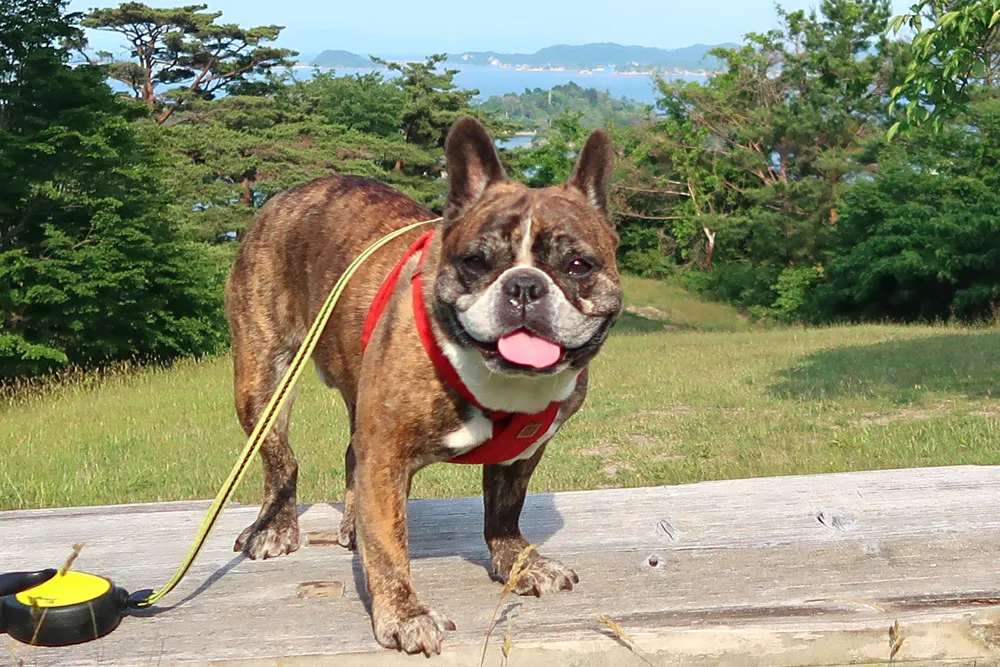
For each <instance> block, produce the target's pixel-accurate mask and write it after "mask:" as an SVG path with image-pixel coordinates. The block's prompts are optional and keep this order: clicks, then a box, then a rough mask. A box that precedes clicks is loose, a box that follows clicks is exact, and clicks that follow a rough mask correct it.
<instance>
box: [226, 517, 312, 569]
mask: <svg viewBox="0 0 1000 667" xmlns="http://www.w3.org/2000/svg"><path fill="white" fill-rule="evenodd" d="M298 548H299V524H298V521H292V522H285V523H279V522H277V521H269V522H266V523H262V522H261V521H260V519H258V520H257V521H254V522H253V523H252V524H250V525H249V526H247V527H246V529H245V530H244V531H243V532H242V533H240V536H239V537H237V538H236V544H235V545H234V546H233V551H242V552H243V553H245V554H246V555H247V556H248V557H249V558H251V559H253V560H257V559H258V558H274V557H275V556H284V555H285V554H290V553H292V552H293V551H296V550H297V549H298Z"/></svg>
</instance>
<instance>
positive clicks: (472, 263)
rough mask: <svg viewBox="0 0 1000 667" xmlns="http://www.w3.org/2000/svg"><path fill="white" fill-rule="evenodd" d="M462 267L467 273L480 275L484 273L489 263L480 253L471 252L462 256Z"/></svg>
mask: <svg viewBox="0 0 1000 667" xmlns="http://www.w3.org/2000/svg"><path fill="white" fill-rule="evenodd" d="M462 268H463V269H465V270H466V271H468V272H469V273H472V274H475V275H480V274H483V273H486V270H487V269H489V268H490V265H489V264H487V262H486V258H485V257H483V256H482V255H477V254H472V255H466V256H465V257H463V258H462Z"/></svg>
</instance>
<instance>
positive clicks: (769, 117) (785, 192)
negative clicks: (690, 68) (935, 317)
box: [616, 0, 902, 309]
mask: <svg viewBox="0 0 1000 667" xmlns="http://www.w3.org/2000/svg"><path fill="white" fill-rule="evenodd" d="M778 14H779V16H780V18H781V20H782V27H781V29H780V30H771V31H769V32H767V33H765V34H750V35H748V36H747V37H746V40H745V43H744V44H743V45H742V46H740V47H738V48H732V49H717V50H715V51H714V52H713V55H714V56H716V57H717V58H719V59H720V60H721V62H722V63H723V70H722V71H721V72H719V73H717V74H714V75H713V76H711V77H710V78H709V80H708V82H707V83H704V84H702V83H697V82H684V81H674V82H667V81H660V83H659V87H660V94H661V97H660V99H659V103H658V105H659V108H660V111H661V114H662V120H660V121H659V122H657V123H656V124H655V125H654V126H652V127H651V128H650V129H648V130H643V131H640V132H639V133H638V140H637V142H636V143H635V144H634V145H633V146H631V147H630V148H629V150H628V151H627V152H626V159H625V160H624V161H623V163H624V164H623V168H622V170H621V175H622V178H621V179H620V180H619V182H618V186H617V192H616V195H617V199H618V204H619V206H618V210H619V211H620V216H621V218H622V220H621V223H620V229H621V236H622V245H621V248H622V252H623V253H624V254H623V259H624V260H625V263H626V265H628V263H629V262H630V261H632V258H636V259H640V260H641V264H642V265H643V266H649V265H654V266H655V265H656V263H655V262H651V261H650V259H649V258H650V255H655V254H658V253H669V254H670V255H672V260H673V261H674V262H676V263H677V264H682V263H684V264H687V265H689V266H692V267H703V266H706V265H708V263H709V262H708V257H709V252H710V250H711V251H712V260H711V267H712V268H711V271H710V272H709V273H708V274H707V276H701V277H698V278H697V279H696V280H698V285H699V286H700V287H701V288H702V289H706V290H707V291H709V292H710V293H713V294H716V295H725V297H726V298H728V299H731V300H735V301H737V303H739V304H740V305H742V306H744V307H747V308H750V307H753V306H756V307H758V308H763V309H768V308H771V306H772V304H774V302H775V301H776V299H777V298H778V297H780V292H779V291H778V286H779V285H782V286H789V285H792V284H798V283H799V281H798V280H797V279H796V280H792V278H791V274H789V275H788V276H786V278H785V279H784V280H780V278H781V275H782V273H783V272H798V271H801V270H803V269H809V270H810V271H813V268H814V267H816V266H817V265H819V264H821V263H822V262H823V261H824V257H825V253H826V252H827V250H828V249H829V248H830V243H831V239H832V235H833V234H834V233H835V230H836V227H837V218H838V211H837V206H836V203H837V200H838V197H839V195H840V193H841V192H842V191H843V190H845V189H846V188H849V187H850V184H851V183H852V182H854V181H855V180H856V179H857V178H859V177H865V176H866V175H867V174H869V173H871V172H872V171H874V170H875V169H877V155H878V150H879V148H880V147H881V145H882V144H883V142H884V136H885V127H886V126H887V124H888V116H887V110H886V101H887V99H888V94H889V91H890V90H891V88H892V86H893V85H894V83H895V82H897V81H899V80H901V71H902V66H901V64H900V63H901V57H902V56H901V53H902V49H901V48H900V47H899V46H898V45H896V44H894V43H892V42H890V41H889V40H888V39H887V38H886V37H885V35H884V32H885V26H886V24H887V21H888V18H889V16H890V14H889V7H888V2H886V1H885V0H824V2H822V3H821V5H820V8H819V11H818V12H817V11H810V12H803V11H794V12H789V11H785V10H784V9H782V8H781V7H779V8H778ZM783 288H784V287H782V289H783Z"/></svg>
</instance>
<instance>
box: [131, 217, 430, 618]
mask: <svg viewBox="0 0 1000 667" xmlns="http://www.w3.org/2000/svg"><path fill="white" fill-rule="evenodd" d="M440 220H441V218H434V219H433V220H423V221H421V222H415V223H413V224H411V225H407V226H406V227H403V228H401V229H397V230H396V231H394V232H391V233H389V234H387V235H385V236H383V237H382V238H381V239H379V240H378V241H376V242H375V243H372V244H371V245H370V246H368V247H367V248H365V250H364V252H362V253H361V254H360V255H358V256H357V257H356V258H355V259H354V261H353V262H351V264H350V266H348V267H347V270H346V271H344V273H343V275H341V276H340V279H339V280H337V283H336V284H335V285H334V286H333V289H332V290H331V291H330V295H329V296H327V297H326V301H325V302H324V303H323V307H322V308H320V311H319V314H318V315H316V320H315V321H314V322H313V323H312V326H311V327H310V328H309V331H308V332H307V333H306V337H305V340H304V341H303V342H302V346H301V347H300V348H299V351H298V352H296V354H295V357H294V358H293V359H292V362H291V364H290V365H289V366H288V370H287V371H285V375H284V377H282V378H281V382H280V383H279V384H278V388H277V389H275V391H274V395H273V396H271V401H270V402H269V403H268V404H267V408H266V409H265V410H264V414H262V415H261V418H260V420H259V421H258V422H257V425H256V426H255V427H254V429H253V432H252V433H250V437H249V438H247V444H246V445H245V446H244V447H243V452H242V453H241V454H240V457H239V459H237V461H236V465H234V466H233V469H232V470H231V471H230V472H229V477H227V478H226V481H225V483H223V485H222V488H221V489H219V493H218V495H216V496H215V500H213V501H212V506H211V507H209V508H208V514H206V515H205V518H204V519H203V520H202V522H201V527H200V528H199V529H198V534H197V535H196V536H195V538H194V542H193V543H192V544H191V548H190V550H188V553H187V556H185V557H184V561H183V562H182V563H181V565H180V567H178V568H177V571H176V572H174V575H173V576H172V577H171V578H170V581H168V582H167V583H166V584H165V585H164V586H163V587H162V588H159V589H157V590H155V591H153V592H152V593H150V594H149V596H148V597H144V596H143V595H142V594H143V593H145V591H139V592H137V593H136V594H135V595H133V596H132V600H131V605H132V606H134V607H137V608H143V607H149V606H151V605H153V604H156V602H157V600H159V599H160V598H162V597H163V596H164V595H166V594H167V593H169V592H170V591H172V590H174V588H175V587H176V586H177V584H179V583H180V581H181V579H183V578H184V575H186V574H187V573H188V570H190V569H191V565H192V563H194V560H195V559H196V558H197V557H198V554H199V553H200V552H201V549H202V547H204V546H205V541H206V540H207V539H208V536H209V534H210V533H211V532H212V528H214V527H215V522H216V521H217V520H218V518H219V515H221V514H222V510H223V508H224V507H225V505H226V503H227V502H229V499H230V498H231V497H232V495H233V493H234V492H235V491H236V487H238V486H239V484H240V481H242V479H243V476H244V474H246V470H247V465H248V464H249V463H250V460H251V459H253V457H254V456H256V455H257V452H258V451H259V450H260V447H261V445H262V444H263V443H264V439H265V438H266V437H267V435H268V433H270V432H271V428H272V427H273V426H274V422H275V421H276V420H277V418H278V415H279V414H280V413H281V409H282V408H283V407H284V405H285V403H286V401H287V400H288V396H289V394H290V393H291V390H292V388H293V387H294V386H295V383H296V382H298V380H299V377H300V376H301V375H302V371H303V370H304V369H305V367H306V363H307V362H308V361H309V357H311V356H312V353H313V350H315V349H316V344H317V343H318V342H319V336H320V334H321V333H322V332H323V329H325V328H326V323H327V322H328V321H329V320H330V316H331V315H332V314H333V308H334V306H336V305H337V301H339V300H340V295H341V294H343V292H344V290H345V289H346V288H347V283H348V282H349V281H350V279H351V277H352V276H353V275H354V274H355V273H356V272H357V270H358V269H359V268H361V265H362V264H364V263H365V262H366V261H367V260H368V258H369V257H371V256H372V255H373V254H375V252H376V251H377V250H378V249H379V248H381V247H382V246H384V245H385V244H386V243H389V242H390V241H392V240H393V239H396V238H398V237H400V236H402V235H403V234H405V233H407V232H409V231H411V230H413V229H416V228H417V227H420V226H422V225H427V224H430V223H432V222H438V221H440Z"/></svg>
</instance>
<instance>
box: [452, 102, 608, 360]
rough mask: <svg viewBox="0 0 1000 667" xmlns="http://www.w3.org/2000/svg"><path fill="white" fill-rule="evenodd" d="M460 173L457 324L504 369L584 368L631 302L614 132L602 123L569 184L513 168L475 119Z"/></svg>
mask: <svg viewBox="0 0 1000 667" xmlns="http://www.w3.org/2000/svg"><path fill="white" fill-rule="evenodd" d="M446 152H447V156H448V170H449V177H450V179H451V191H450V193H449V200H448V208H447V210H446V212H445V234H444V240H443V252H442V258H441V264H440V266H439V270H438V274H437V277H436V280H435V310H436V313H437V315H438V320H439V321H440V322H441V323H442V325H443V328H444V330H445V333H446V335H448V336H449V337H450V338H451V339H452V341H453V342H454V343H456V344H457V345H459V346H461V347H463V348H474V349H477V350H479V352H480V353H481V354H482V356H483V359H484V361H485V363H486V366H487V367H488V368H489V369H490V370H491V371H493V372H503V373H515V374H551V373H555V372H559V371H561V370H563V369H566V368H567V367H574V368H580V367H582V366H583V365H584V364H586V362H587V361H589V360H590V359H591V358H592V357H593V356H594V355H595V354H596V353H597V351H598V349H599V348H600V346H601V344H602V343H603V342H604V339H605V338H606V337H607V334H608V330H609V329H610V328H611V326H612V325H613V324H614V321H615V318H616V317H617V315H618V313H619V311H620V310H621V304H622V296H621V285H620V283H619V279H618V270H617V266H616V264H615V253H616V249H617V243H618V241H617V237H616V235H615V233H614V230H613V229H612V228H611V226H610V224H609V223H608V220H607V211H606V202H607V187H608V183H609V181H610V174H611V169H612V154H611V147H610V142H609V141H608V138H607V135H606V134H605V133H603V132H595V133H594V134H593V135H591V138H590V139H589V140H588V142H587V144H586V146H585V147H584V148H583V150H582V151H581V153H580V158H579V163H578V165H577V169H576V172H575V173H574V175H573V176H572V177H571V178H570V180H569V181H568V182H567V183H566V184H564V185H560V186H556V187H551V188H545V189H530V188H527V187H525V186H523V185H520V184H517V183H513V182H511V181H509V180H507V178H506V176H505V175H504V172H503V168H502V167H501V166H500V162H499V158H498V157H497V154H496V151H495V149H494V148H493V142H492V140H491V139H490V138H489V135H488V134H487V133H486V131H485V129H484V128H483V127H482V126H481V125H479V123H478V122H476V121H474V120H472V119H463V120H461V121H459V122H458V123H457V124H456V126H455V128H454V129H453V130H452V133H451V135H449V138H448V145H447V148H446Z"/></svg>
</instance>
